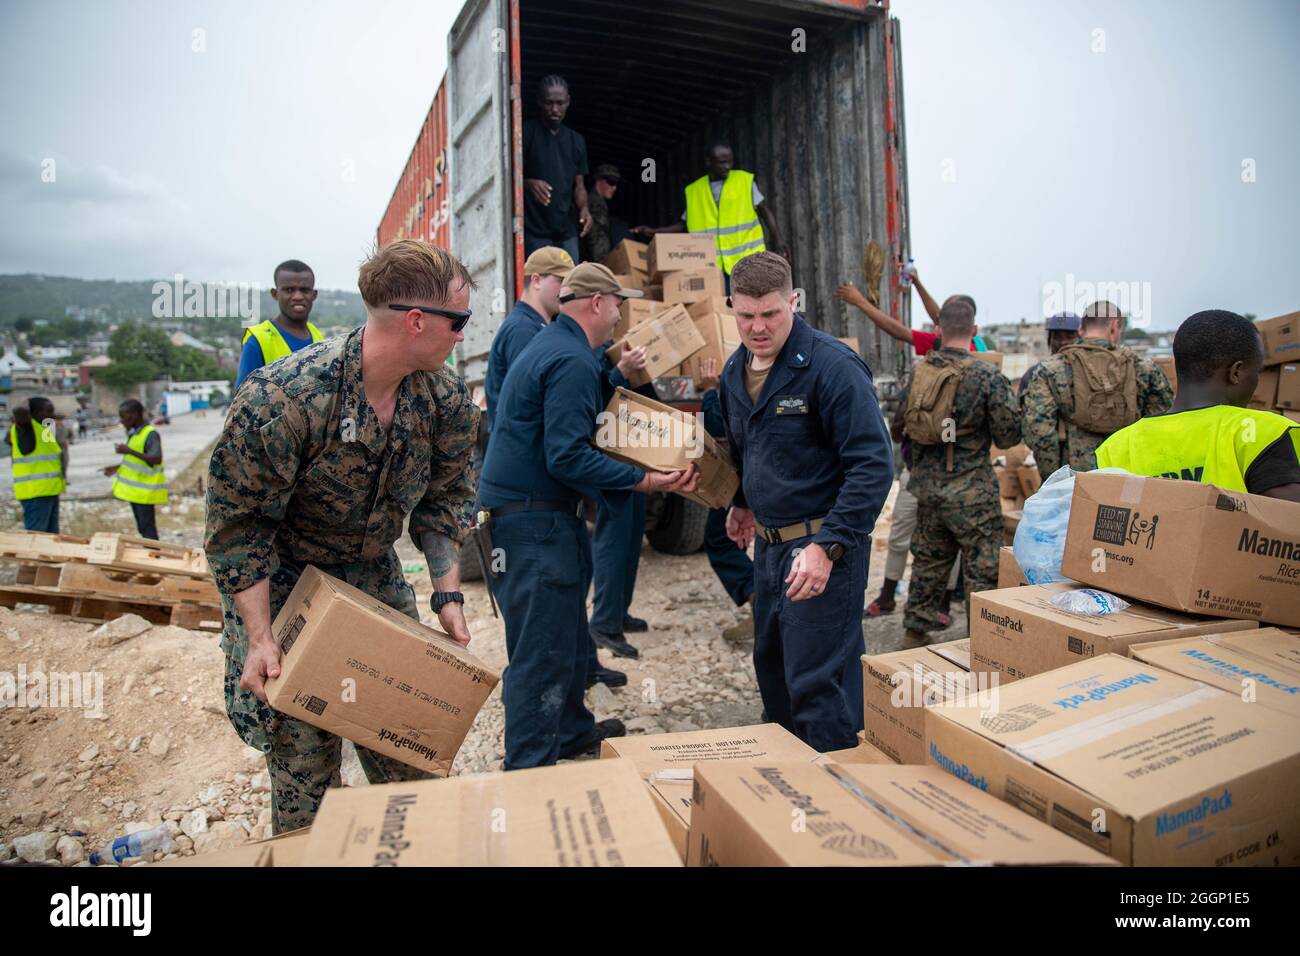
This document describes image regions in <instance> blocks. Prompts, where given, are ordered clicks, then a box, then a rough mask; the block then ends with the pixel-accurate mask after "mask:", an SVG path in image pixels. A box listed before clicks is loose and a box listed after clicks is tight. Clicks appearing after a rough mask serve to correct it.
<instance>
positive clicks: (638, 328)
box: [606, 305, 704, 385]
mask: <svg viewBox="0 0 1300 956" xmlns="http://www.w3.org/2000/svg"><path fill="white" fill-rule="evenodd" d="M642 347H644V348H645V350H646V364H645V368H643V369H640V370H638V371H636V372H634V373H633V374H632V375H631V376H629V378H628V381H630V382H631V383H632V384H633V385H649V384H650V382H651V381H653V380H654V379H656V378H658V377H659V376H660V375H666V374H668V372H669V371H670V370H671V369H673V368H674V367H675V366H678V365H680V364H681V363H682V362H684V361H686V360H687V359H688V358H690V357H691V356H692V355H694V354H695V353H696V352H698V351H699V350H700V349H702V348H704V337H703V336H701V335H700V332H699V329H697V328H696V327H695V323H694V322H692V321H691V316H690V313H688V312H687V311H686V310H685V309H684V308H682V307H681V306H680V305H670V306H668V307H667V308H666V309H665V310H664V311H663V312H662V313H661V314H660V315H656V316H653V317H651V318H649V319H646V320H645V321H643V322H639V323H638V324H636V325H634V326H632V327H631V328H629V329H628V330H627V333H626V334H625V335H624V336H623V337H622V338H620V339H619V340H618V341H617V342H615V343H614V345H613V346H611V347H610V348H609V349H607V350H606V354H607V355H608V356H609V360H610V361H611V362H613V363H614V364H615V365H617V364H618V360H619V358H620V357H621V356H622V355H623V350H624V349H625V348H628V349H635V348H642Z"/></svg>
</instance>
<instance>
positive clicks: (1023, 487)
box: [1016, 465, 1043, 498]
mask: <svg viewBox="0 0 1300 956" xmlns="http://www.w3.org/2000/svg"><path fill="white" fill-rule="evenodd" d="M1016 480H1017V481H1018V482H1019V484H1020V494H1021V495H1023V496H1024V497H1026V498H1028V497H1029V496H1030V495H1032V494H1033V493H1034V492H1036V491H1037V490H1038V489H1039V488H1040V487H1042V484H1043V479H1042V477H1041V476H1040V475H1039V474H1038V466H1037V465H1021V466H1020V467H1019V468H1017V469H1016Z"/></svg>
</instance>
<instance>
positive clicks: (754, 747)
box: [600, 724, 819, 861]
mask: <svg viewBox="0 0 1300 956" xmlns="http://www.w3.org/2000/svg"><path fill="white" fill-rule="evenodd" d="M600 756H601V757H602V758H614V757H623V758H626V759H627V760H630V761H632V763H633V764H634V765H635V766H636V770H637V773H638V774H640V776H641V778H642V779H643V780H645V782H646V786H647V787H648V788H649V790H650V794H651V796H652V797H654V801H655V807H656V808H657V809H658V811H659V816H660V817H661V818H662V819H663V823H664V827H665V828H666V829H667V830H668V834H669V836H670V837H671V838H672V841H673V845H674V846H675V847H676V848H677V852H678V854H679V855H680V857H681V858H682V860H683V861H685V860H686V845H687V839H688V835H689V833H690V828H691V793H692V789H693V787H694V779H695V778H694V772H693V768H694V766H695V765H696V764H697V763H707V762H716V761H719V760H743V761H756V760H760V761H768V762H771V761H780V762H791V761H813V760H817V759H818V757H819V754H818V753H817V751H815V750H813V749H812V748H811V747H809V746H808V745H807V744H806V743H804V742H803V741H802V740H800V739H799V738H798V737H796V736H795V735H794V734H792V733H790V732H789V731H788V730H786V729H785V728H783V727H781V726H780V725H779V724H755V725H753V726H750V727H726V728H718V729H715V730H692V731H687V732H685V733H680V734H644V735H638V736H632V737H610V738H607V739H606V740H605V741H604V742H603V743H602V744H601V745H600Z"/></svg>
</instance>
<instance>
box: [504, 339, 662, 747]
mask: <svg viewBox="0 0 1300 956" xmlns="http://www.w3.org/2000/svg"><path fill="white" fill-rule="evenodd" d="M601 398H602V393H601V368H600V363H599V362H598V361H597V360H596V357H595V356H594V355H593V354H592V349H591V344H590V343H589V342H588V341H587V336H586V333H585V332H583V330H582V327H581V326H579V325H578V323H576V322H575V321H573V319H571V318H569V317H568V316H567V315H564V314H560V315H559V316H557V317H556V318H555V320H554V321H553V322H552V323H551V324H550V325H548V326H547V327H546V328H544V329H542V330H541V331H540V332H538V333H537V334H536V335H535V336H534V337H533V340H532V341H531V342H530V343H529V344H528V345H527V346H526V347H525V348H524V350H523V351H522V352H521V353H520V354H519V356H518V357H517V358H516V359H515V361H514V363H513V364H512V365H511V367H510V371H509V372H507V373H506V378H505V381H504V382H503V383H502V386H501V394H500V396H499V398H498V405H497V421H498V422H499V423H501V424H500V425H499V427H498V428H497V430H496V432H495V433H494V434H493V435H492V440H491V442H490V443H489V444H488V451H487V458H486V460H485V461H484V463H483V475H482V478H481V479H480V482H479V499H480V501H481V503H482V506H483V507H484V508H488V509H496V508H500V507H502V506H503V505H504V506H511V505H520V504H524V505H529V506H531V507H533V508H540V509H543V510H523V511H515V512H514V513H511V514H505V515H500V516H497V515H494V516H493V518H492V521H491V522H490V524H489V529H490V531H491V536H492V546H493V548H494V549H499V550H500V551H501V552H502V555H503V558H504V564H505V569H504V570H503V571H501V572H500V574H499V575H498V576H497V578H496V580H495V582H494V583H493V588H494V591H495V593H496V598H497V602H498V603H499V604H500V606H501V616H502V617H503V618H504V620H505V625H506V653H507V655H508V658H509V665H508V666H507V667H506V671H505V676H504V679H503V681H502V697H503V702H504V704H505V716H506V728H505V743H506V759H505V766H506V769H507V770H515V769H518V768H520V767H537V766H543V765H547V764H553V763H555V761H556V760H557V759H558V758H559V756H560V755H561V754H562V753H573V752H577V751H579V750H582V749H585V747H586V746H588V745H590V743H592V742H594V740H595V739H596V736H597V735H596V730H595V720H594V718H593V717H592V715H591V712H590V711H589V710H587V707H586V705H585V704H584V703H583V694H584V693H585V691H586V677H587V665H588V648H589V646H590V642H591V636H590V633H589V632H588V630H587V588H588V587H589V586H590V584H591V541H590V539H589V538H588V535H587V525H586V522H585V521H583V520H582V518H581V517H580V516H579V514H578V509H579V505H580V502H581V500H582V497H583V496H584V495H586V496H588V497H591V498H595V499H596V500H598V501H599V500H600V499H601V497H602V496H603V493H604V492H605V491H608V490H619V491H627V490H628V489H630V488H632V487H633V486H634V485H636V484H637V483H638V482H640V481H641V479H642V478H643V477H644V476H645V472H644V471H642V469H640V468H636V467H633V466H632V465H625V464H622V463H621V462H617V461H614V460H613V459H612V458H609V457H607V456H606V455H603V454H601V453H600V452H599V451H597V450H596V448H595V447H594V446H593V445H592V443H591V439H592V436H593V435H594V434H595V430H596V416H597V414H598V413H599V412H601V411H603V410H604V406H603V404H602V402H601Z"/></svg>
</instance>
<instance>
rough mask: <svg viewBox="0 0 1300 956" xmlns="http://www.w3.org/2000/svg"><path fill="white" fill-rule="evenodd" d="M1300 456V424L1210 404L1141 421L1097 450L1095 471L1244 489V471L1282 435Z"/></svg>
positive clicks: (1255, 411) (1257, 411)
mask: <svg viewBox="0 0 1300 956" xmlns="http://www.w3.org/2000/svg"><path fill="white" fill-rule="evenodd" d="M1288 433H1290V437H1291V441H1292V442H1293V443H1294V445H1295V447H1296V449H1297V452H1300V425H1296V423H1295V422H1293V421H1291V420H1290V419H1289V418H1286V417H1284V416H1282V415H1278V414H1276V413H1274V412H1266V411H1263V410H1261V409H1258V408H1237V407H1236V406H1235V405H1211V406H1210V407H1209V408H1196V409H1192V410H1191V411H1186V412H1171V413H1169V414H1166V415H1154V416H1152V417H1149V418H1141V419H1138V420H1137V421H1136V422H1134V423H1133V424H1132V425H1129V426H1128V427H1127V428H1121V429H1120V430H1119V431H1117V432H1115V434H1113V435H1111V436H1110V437H1109V438H1107V439H1106V440H1105V441H1104V442H1102V443H1101V445H1099V446H1098V447H1097V467H1098V468H1123V469H1124V470H1125V471H1131V472H1132V473H1133V474H1135V475H1146V476H1148V477H1153V478H1175V479H1181V480H1183V481H1203V482H1205V483H1206V484H1210V485H1218V486H1219V487H1220V488H1225V489H1227V490H1228V491H1241V492H1244V491H1245V490H1246V472H1247V471H1248V470H1249V469H1250V466H1251V464H1252V463H1253V462H1254V460H1255V459H1256V458H1258V457H1259V455H1260V453H1261V452H1263V451H1264V450H1265V449H1266V448H1268V447H1269V446H1270V445H1272V444H1273V443H1274V442H1275V441H1277V440H1278V439H1279V438H1281V437H1282V436H1283V435H1286V434H1288Z"/></svg>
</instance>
